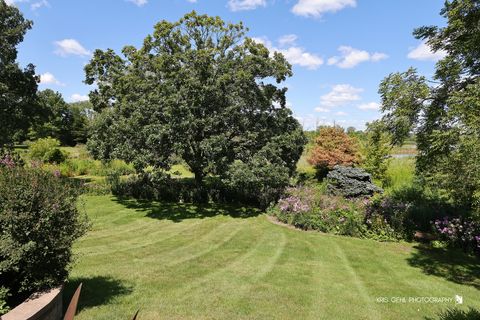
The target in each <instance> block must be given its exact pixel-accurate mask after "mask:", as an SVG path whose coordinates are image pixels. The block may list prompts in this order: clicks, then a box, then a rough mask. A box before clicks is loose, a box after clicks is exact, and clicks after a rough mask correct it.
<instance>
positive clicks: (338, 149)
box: [308, 127, 359, 178]
mask: <svg viewBox="0 0 480 320" xmlns="http://www.w3.org/2000/svg"><path fill="white" fill-rule="evenodd" d="M358 161H359V154H358V146H357V143H356V140H355V139H354V138H351V137H349V136H348V135H347V134H346V133H345V131H344V130H343V128H341V127H321V128H320V129H319V131H318V135H317V137H316V138H315V144H314V146H313V149H312V150H311V151H310V155H309V157H308V162H309V163H310V164H312V165H314V166H315V167H316V168H317V170H318V173H319V176H320V177H321V178H323V177H325V176H326V174H327V173H328V171H329V170H332V169H333V167H334V166H336V165H342V166H353V165H355V164H357V163H358Z"/></svg>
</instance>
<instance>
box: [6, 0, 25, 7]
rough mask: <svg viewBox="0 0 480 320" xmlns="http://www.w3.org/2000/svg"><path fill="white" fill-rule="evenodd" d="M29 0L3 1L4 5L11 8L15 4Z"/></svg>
mask: <svg viewBox="0 0 480 320" xmlns="http://www.w3.org/2000/svg"><path fill="white" fill-rule="evenodd" d="M28 1H30V0H5V3H6V4H7V5H9V6H13V5H15V4H16V3H20V2H28Z"/></svg>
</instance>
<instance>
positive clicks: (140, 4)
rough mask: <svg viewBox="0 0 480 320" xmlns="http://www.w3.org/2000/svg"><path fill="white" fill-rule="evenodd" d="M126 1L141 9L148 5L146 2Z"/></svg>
mask: <svg viewBox="0 0 480 320" xmlns="http://www.w3.org/2000/svg"><path fill="white" fill-rule="evenodd" d="M127 1H128V2H131V3H133V4H134V5H136V6H138V7H143V6H144V5H146V4H147V3H148V0H127Z"/></svg>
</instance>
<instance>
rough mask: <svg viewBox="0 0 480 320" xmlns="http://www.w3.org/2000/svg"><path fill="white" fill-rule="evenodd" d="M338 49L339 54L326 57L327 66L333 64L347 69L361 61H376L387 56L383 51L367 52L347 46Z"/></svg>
mask: <svg viewBox="0 0 480 320" xmlns="http://www.w3.org/2000/svg"><path fill="white" fill-rule="evenodd" d="M338 51H340V56H334V57H331V58H329V59H328V61H327V63H328V65H329V66H331V65H335V66H337V67H339V68H342V69H349V68H353V67H355V66H356V65H358V64H359V63H362V62H366V61H373V62H377V61H380V60H383V59H386V58H388V56H387V55H386V54H385V53H380V52H374V53H369V52H367V51H365V50H359V49H355V48H352V47H349V46H341V47H339V48H338Z"/></svg>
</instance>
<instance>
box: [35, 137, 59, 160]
mask: <svg viewBox="0 0 480 320" xmlns="http://www.w3.org/2000/svg"><path fill="white" fill-rule="evenodd" d="M58 147H60V141H58V140H57V139H53V138H42V139H38V140H36V141H34V142H32V143H30V146H29V156H30V158H31V159H32V160H37V161H44V159H45V156H46V155H47V153H49V152H52V151H53V150H55V149H58Z"/></svg>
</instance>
